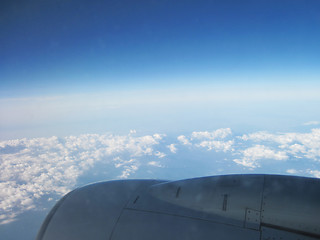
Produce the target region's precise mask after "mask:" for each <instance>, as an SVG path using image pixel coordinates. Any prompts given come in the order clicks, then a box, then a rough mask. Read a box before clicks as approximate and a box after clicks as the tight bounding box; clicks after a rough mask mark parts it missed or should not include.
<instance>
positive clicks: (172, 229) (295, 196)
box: [37, 175, 320, 240]
mask: <svg viewBox="0 0 320 240" xmlns="http://www.w3.org/2000/svg"><path fill="white" fill-rule="evenodd" d="M53 239H59V240H64V239H68V240H72V239H77V240H82V239H92V240H94V239H97V240H98V239H99V240H100V239H101V240H102V239H103V240H107V239H109V240H125V239H132V240H138V239H139V240H147V239H148V240H149V239H153V240H163V239H179V240H180V239H217V240H233V239H234V240H241V239H246V240H248V239H252V240H255V239H257V240H258V239H259V240H260V239H261V240H262V239H263V240H267V239H270V240H271V239H272V240H273V239H274V240H275V239H279V240H280V239H282V240H289V239H290V240H291V239H292V240H293V239H296V240H298V239H299V240H312V239H320V180H319V179H313V178H303V177H292V176H278V175H226V176H213V177H203V178H195V179H187V180H181V181H171V182H170V181H158V180H122V181H110V182H102V183H96V184H92V185H88V186H85V187H82V188H79V189H76V190H74V191H72V192H70V193H69V194H67V195H66V196H65V197H64V198H62V199H61V200H60V201H59V202H58V203H57V204H56V206H55V207H54V208H53V209H52V210H51V212H50V213H49V214H48V216H47V218H46V220H45V221H44V223H43V225H42V227H41V229H40V231H39V233H38V236H37V240H53Z"/></svg>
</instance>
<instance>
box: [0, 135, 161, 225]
mask: <svg viewBox="0 0 320 240" xmlns="http://www.w3.org/2000/svg"><path fill="white" fill-rule="evenodd" d="M131 134H132V132H131V133H130V134H128V135H124V136H115V135H112V134H105V135H99V134H83V135H80V136H68V137H65V138H57V137H50V138H34V139H17V140H9V141H2V142H0V149H1V151H0V199H1V201H0V224H5V223H9V222H11V221H13V220H14V219H15V217H16V216H17V215H18V214H19V213H21V212H23V211H26V210H29V209H33V208H35V205H36V201H37V199H40V198H41V197H43V196H45V195H49V194H57V195H63V194H65V193H67V192H68V191H70V189H72V188H73V187H74V186H75V184H76V182H77V179H78V178H79V177H80V176H81V175H82V174H83V173H84V172H86V171H87V170H89V169H91V168H92V167H93V166H94V164H95V163H97V162H99V161H109V162H110V163H113V164H114V166H115V168H120V169H121V171H122V172H121V175H120V176H119V178H123V179H124V178H128V177H129V176H130V175H131V174H133V173H135V172H136V171H137V170H138V169H139V166H140V165H141V163H140V162H139V160H138V158H139V157H142V156H156V157H158V158H161V157H164V156H165V154H164V153H161V152H159V151H155V150H154V147H155V146H156V145H158V144H159V143H160V141H161V140H162V138H163V137H164V135H161V134H154V135H146V136H140V137H133V136H132V135H131ZM119 155H125V156H128V157H126V158H125V159H122V158H120V157H119Z"/></svg>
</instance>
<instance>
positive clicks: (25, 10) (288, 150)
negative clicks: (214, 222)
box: [0, 0, 320, 239]
mask: <svg viewBox="0 0 320 240" xmlns="http://www.w3.org/2000/svg"><path fill="white" fill-rule="evenodd" d="M319 12H320V2H318V1H312V0H290V1H289V0H283V1H276V0H268V1H264V0H255V1H251V0H250V1H249V0H244V1H236V0H213V1H205V0H203V1H202V0H201V1H195V0H185V1H166V0H163V1H155V0H153V1H150V0H149V1H126V0H118V1H111V0H107V1H98V0H95V1H83V0H77V1H75V0H70V1H62V0H53V1H39V0H32V1H31V0H26V1H16V0H11V1H6V0H5V1H1V3H0V184H1V188H0V238H4V239H22V238H23V239H34V237H35V235H36V233H37V231H38V229H39V228H40V225H41V222H42V221H43V220H44V218H45V216H46V214H47V213H48V211H49V210H50V208H51V207H53V205H54V204H55V202H56V201H57V200H58V199H59V198H61V196H63V195H64V194H65V193H67V192H68V191H70V190H72V189H74V188H75V187H79V186H82V185H85V184H89V183H91V182H96V181H104V180H111V179H132V178H154V179H168V180H177V179H183V178H192V177H201V176H209V175H221V174H246V173H249V174H250V173H267V174H289V175H299V176H305V177H316V178H320V112H319V107H320V94H319V93H320V70H319V69H320V58H319V56H320V45H319V42H320V15H319ZM17 229H19V231H17ZM22 236H23V237H22Z"/></svg>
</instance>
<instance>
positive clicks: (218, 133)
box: [191, 128, 232, 139]
mask: <svg viewBox="0 0 320 240" xmlns="http://www.w3.org/2000/svg"><path fill="white" fill-rule="evenodd" d="M231 134H232V131H231V129H230V128H219V129H217V130H215V131H213V132H208V131H205V132H193V133H192V134H191V136H192V138H195V139H204V138H205V139H217V138H220V139H224V138H226V137H228V136H229V135H231Z"/></svg>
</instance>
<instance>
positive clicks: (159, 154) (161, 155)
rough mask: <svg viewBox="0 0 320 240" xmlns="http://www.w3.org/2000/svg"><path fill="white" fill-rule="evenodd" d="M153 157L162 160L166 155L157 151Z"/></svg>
mask: <svg viewBox="0 0 320 240" xmlns="http://www.w3.org/2000/svg"><path fill="white" fill-rule="evenodd" d="M154 155H155V156H156V157H158V158H164V157H165V156H166V154H164V153H162V152H159V151H157V152H155V153H154Z"/></svg>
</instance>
